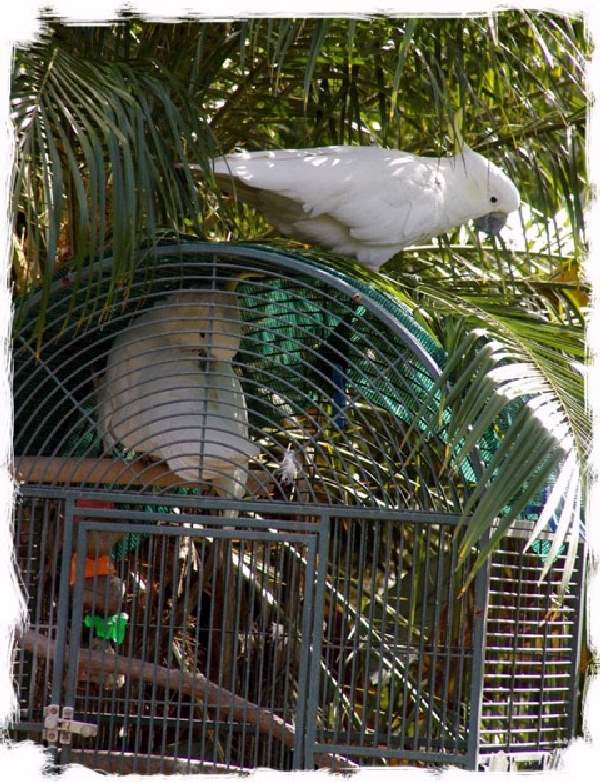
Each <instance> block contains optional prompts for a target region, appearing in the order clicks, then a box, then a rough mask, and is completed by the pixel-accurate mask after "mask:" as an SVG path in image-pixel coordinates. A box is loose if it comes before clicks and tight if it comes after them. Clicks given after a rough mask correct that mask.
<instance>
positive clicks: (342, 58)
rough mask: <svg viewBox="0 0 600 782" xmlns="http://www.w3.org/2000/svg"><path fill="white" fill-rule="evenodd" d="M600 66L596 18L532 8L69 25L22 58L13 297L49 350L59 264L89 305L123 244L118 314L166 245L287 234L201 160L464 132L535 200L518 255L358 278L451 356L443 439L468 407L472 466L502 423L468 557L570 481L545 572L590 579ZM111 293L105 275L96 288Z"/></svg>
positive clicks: (559, 500) (463, 257)
mask: <svg viewBox="0 0 600 782" xmlns="http://www.w3.org/2000/svg"><path fill="white" fill-rule="evenodd" d="M588 51H589V42H588V41H587V39H586V37H585V34H584V30H583V23H582V20H580V19H575V18H570V17H567V16H559V15H557V14H549V13H536V14H532V13H528V12H525V11H510V12H505V13H502V14H491V15H489V16H487V17H481V18H474V19H441V18H440V19H416V18H415V19H385V18H377V19H373V20H370V21H357V20H348V19H319V20H317V19H278V20H273V19H260V20H258V19H257V20H251V21H239V22H234V23H233V22H232V23H196V22H189V23H188V22H186V23H181V24H176V25H173V24H169V25H160V24H154V23H145V22H140V21H138V20H135V19H133V18H130V19H126V20H125V21H124V22H123V23H122V24H120V25H114V26H112V27H104V28H89V29H84V30H82V28H75V29H70V28H68V27H65V26H63V25H60V24H58V23H52V24H50V25H49V26H48V28H47V30H46V32H45V34H44V36H43V37H42V39H41V40H40V42H39V43H37V44H35V45H34V46H31V47H30V48H28V49H23V50H19V51H17V53H16V58H15V68H14V78H13V90H12V94H13V106H14V120H15V128H16V133H17V140H18V157H17V167H16V178H15V185H14V201H13V203H14V231H15V242H14V263H13V276H14V285H15V290H16V292H17V293H18V294H25V293H26V292H28V291H29V290H31V289H32V288H37V287H39V288H41V289H42V291H43V292H44V297H45V299H43V303H42V306H41V308H40V310H39V318H38V323H37V337H38V339H41V337H42V334H43V328H44V311H45V304H47V297H48V291H49V285H50V282H51V280H52V278H53V275H54V274H55V273H56V272H57V271H58V270H60V269H62V270H65V272H68V273H69V274H70V275H71V276H72V278H73V282H74V285H73V289H74V291H77V289H78V288H79V287H80V285H82V284H83V283H81V281H80V274H81V271H82V270H83V269H84V267H86V266H87V265H89V264H91V263H93V262H94V261H95V260H97V259H99V258H102V257H103V256H104V255H105V253H106V252H107V251H108V249H109V248H110V251H111V254H112V255H113V257H114V258H115V263H114V264H113V268H112V276H111V287H110V291H109V294H108V295H109V299H110V296H111V295H112V294H113V293H114V291H116V290H117V288H118V287H119V286H123V285H127V282H128V281H129V280H130V279H131V275H132V270H133V266H134V262H135V258H136V249H137V248H138V247H139V246H140V245H148V244H152V243H156V242H158V241H159V240H160V238H161V237H162V236H164V235H173V233H175V234H181V233H195V234H196V235H199V236H200V237H202V238H205V239H209V240H214V239H223V238H230V239H244V240H248V239H251V240H261V241H270V240H272V239H274V236H273V231H272V229H270V227H269V226H268V225H267V224H266V223H265V222H264V220H263V219H262V218H261V217H260V216H259V215H256V214H254V213H253V212H252V211H251V210H249V209H248V208H246V207H241V206H237V205H235V204H234V205H233V206H232V205H230V204H228V203H226V202H224V200H223V198H222V197H221V195H220V194H219V192H218V191H217V190H216V188H215V187H214V186H213V183H212V180H211V176H210V172H209V170H208V167H206V165H205V175H204V177H203V178H202V180H201V181H197V180H194V178H193V174H192V171H191V169H190V168H189V163H190V162H193V163H201V164H206V163H207V161H208V160H209V158H210V156H211V155H213V154H215V153H222V152H227V151H231V150H233V149H235V148H236V147H239V146H241V147H244V148H246V149H262V148H268V147H302V146H314V145H325V144H342V143H344V144H369V143H372V142H377V143H379V144H382V145H389V146H396V147H399V148H401V149H405V150H407V151H414V152H417V153H418V154H433V155H435V154H438V153H446V152H448V151H452V150H451V146H452V144H453V141H452V140H451V139H450V138H449V135H448V127H449V126H454V127H455V128H457V129H458V131H459V133H460V135H462V137H463V138H464V140H465V141H466V142H467V143H468V144H469V145H470V146H471V147H473V148H475V149H477V150H479V151H482V152H483V153H484V154H485V155H486V156H487V157H489V158H490V159H492V160H493V161H494V162H496V163H497V164H499V165H500V166H501V167H503V168H504V169H505V170H506V171H507V173H509V174H510V176H511V178H512V179H513V180H514V181H516V182H517V183H518V185H519V190H520V192H521V196H522V199H523V207H522V209H521V213H520V217H519V222H518V223H517V224H515V225H514V226H513V229H512V233H511V240H512V241H510V242H509V243H506V244H505V243H504V242H502V241H501V242H499V244H483V245H482V244H480V243H479V241H478V240H477V237H475V236H474V235H473V234H471V233H470V232H469V230H468V229H467V228H462V229H460V230H457V231H455V232H454V233H453V234H452V235H450V236H447V237H442V238H440V239H439V241H437V242H435V243H434V244H432V245H430V246H427V247H422V248H415V249H414V250H412V249H411V251H405V252H403V253H400V254H399V255H398V256H396V257H395V258H394V259H392V260H391V261H390V262H389V263H388V264H387V265H386V267H385V268H384V270H383V272H384V275H378V274H374V273H373V274H369V273H367V272H365V271H359V272H358V273H360V274H362V275H363V276H364V278H365V279H366V280H368V281H369V283H370V284H372V285H374V286H379V287H382V288H384V289H385V290H386V291H388V292H392V294H393V295H395V296H401V297H402V300H403V301H404V302H408V303H409V304H410V306H411V307H412V309H413V311H414V313H415V315H416V316H417V317H418V318H419V320H420V322H421V323H422V324H423V326H424V327H425V328H426V329H427V330H428V331H429V332H430V333H431V335H432V336H434V337H435V338H436V339H437V340H438V341H439V343H440V344H441V345H442V347H443V348H444V350H445V352H446V354H447V363H446V366H445V371H444V374H443V376H442V379H441V381H440V383H439V385H438V387H437V388H436V389H434V391H433V392H432V394H436V396H435V400H436V406H437V413H436V414H431V419H430V426H431V427H432V428H435V427H436V426H438V424H437V423H436V420H437V419H439V418H440V416H439V409H440V406H444V407H446V408H448V409H450V410H451V411H452V412H453V418H452V420H453V422H454V423H453V424H452V426H451V427H450V429H449V430H448V432H447V435H446V436H447V438H448V450H449V452H453V453H454V454H456V453H457V452H458V453H459V455H460V454H466V453H468V452H469V450H470V449H471V448H472V447H474V446H476V445H477V443H478V442H479V440H480V438H481V437H482V435H483V434H484V433H485V432H486V431H488V430H489V429H490V427H496V428H498V427H500V429H499V432H500V446H499V448H498V450H497V452H496V453H495V455H494V457H493V459H492V460H491V461H490V462H489V464H488V467H487V469H486V471H485V472H484V474H483V476H482V477H481V480H480V482H479V485H478V487H477V489H476V491H475V492H474V493H473V495H472V497H471V499H470V501H469V504H468V506H467V507H466V509H465V513H466V514H470V515H471V517H472V518H471V520H470V524H469V528H468V532H467V534H466V537H465V541H464V544H463V550H462V553H463V556H466V554H467V552H468V550H469V548H470V546H471V545H472V544H473V543H474V542H475V541H476V540H478V539H479V538H480V537H481V536H482V535H483V534H484V532H485V531H486V530H488V529H490V526H491V524H492V520H493V519H495V518H500V525H499V527H497V529H496V530H495V532H494V534H493V536H492V537H491V539H490V541H489V543H488V544H487V545H486V546H484V547H483V548H482V550H481V556H480V561H482V559H483V558H484V557H485V556H486V555H487V553H488V551H489V549H490V547H493V546H494V545H496V543H497V541H498V540H499V538H500V536H501V535H502V534H503V533H504V531H505V530H506V528H507V527H508V526H509V525H510V523H511V522H512V521H513V519H514V518H515V516H516V515H518V514H519V513H520V512H521V511H523V509H524V508H525V507H526V506H527V504H528V503H529V502H530V501H531V500H532V498H533V497H535V496H536V495H538V494H539V492H540V491H541V489H542V488H543V487H544V486H545V485H547V484H548V482H549V481H552V482H553V485H554V486H555V491H553V492H552V493H551V494H550V497H549V499H548V501H547V503H546V509H545V511H544V512H543V513H542V514H541V516H540V519H539V523H538V524H537V525H536V529H535V531H534V533H535V534H538V533H539V532H540V531H541V529H542V528H543V527H544V526H545V524H546V523H547V521H548V519H549V517H550V516H551V515H556V516H557V518H558V526H557V534H556V536H555V542H554V544H553V547H552V551H551V556H550V558H549V560H548V563H547V566H548V567H549V566H550V564H551V561H552V559H553V558H554V556H555V555H556V554H557V552H558V551H559V547H560V546H561V544H562V543H563V542H564V541H565V539H568V540H569V553H568V557H567V558H568V560H569V561H570V562H571V563H572V561H573V560H574V557H575V551H576V546H577V541H578V537H579V521H580V515H581V502H582V494H583V493H584V492H585V486H586V470H587V453H588V450H589V439H590V423H589V418H588V415H587V411H586V409H585V405H584V394H583V383H584V360H585V349H584V325H585V315H586V312H587V301H588V299H587V296H588V292H587V288H586V285H585V284H584V282H583V281H582V279H581V275H580V272H579V270H580V268H581V263H582V257H583V254H584V252H585V226H584V221H583V214H582V213H583V205H584V204H585V201H586V197H587V189H586V179H585V165H584V149H585V135H584V132H585V115H586V106H587V95H586V91H585V86H584V66H585V59H586V56H587V53H588ZM323 257H324V258H325V257H326V256H325V254H323ZM332 262H339V261H337V260H335V261H332ZM352 268H354V269H355V265H354V266H353V267H352ZM94 284H95V283H94V278H93V275H92V276H90V277H88V278H87V282H86V283H85V285H87V286H89V289H90V290H91V288H92V286H93V285H94ZM18 316H19V313H18V312H17V321H16V324H17V327H18V326H19V322H20V321H19V317H18ZM448 384H449V385H448ZM448 388H450V389H452V390H451V391H450V392H447V389H448ZM473 388H476V389H477V393H474V392H473V390H472V389H473ZM432 398H433V397H432ZM430 401H431V400H430ZM517 457H518V458H517ZM567 570H568V569H567ZM567 577H568V573H567V574H566V577H565V583H564V585H566V578H567ZM564 585H563V586H564Z"/></svg>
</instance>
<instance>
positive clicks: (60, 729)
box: [42, 703, 98, 745]
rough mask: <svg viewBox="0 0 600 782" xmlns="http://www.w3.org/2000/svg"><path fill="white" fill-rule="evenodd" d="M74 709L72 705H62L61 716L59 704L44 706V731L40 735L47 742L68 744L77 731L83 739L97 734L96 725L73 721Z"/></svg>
mask: <svg viewBox="0 0 600 782" xmlns="http://www.w3.org/2000/svg"><path fill="white" fill-rule="evenodd" d="M74 716H75V710H74V709H73V707H72V706H64V707H63V710H62V717H61V716H60V706H59V705H58V704H56V703H51V704H50V705H49V706H46V707H45V708H44V732H43V734H42V737H43V739H44V740H45V741H47V742H48V744H51V745H56V744H70V743H71V736H72V735H73V733H77V734H78V735H79V736H83V738H85V739H89V738H93V737H94V736H97V735H98V726H97V725H92V724H91V723H89V722H75V720H74V719H73V717H74Z"/></svg>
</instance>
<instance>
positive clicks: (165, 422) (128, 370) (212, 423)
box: [98, 290, 258, 498]
mask: <svg viewBox="0 0 600 782" xmlns="http://www.w3.org/2000/svg"><path fill="white" fill-rule="evenodd" d="M241 328H242V324H241V321H240V312H239V306H238V300H237V297H236V295H235V294H234V293H233V292H230V291H220V290H195V291H180V292H178V293H174V294H172V295H171V296H169V298H168V299H166V300H164V301H161V302H159V303H157V304H155V305H154V306H153V307H152V308H151V309H149V310H147V311H146V312H144V314H143V315H140V317H138V318H136V319H135V320H134V321H133V323H132V324H131V325H130V326H129V327H128V328H127V329H125V331H124V332H123V333H122V334H120V335H119V336H118V337H117V339H116V340H115V342H114V344H113V346H112V348H111V350H110V353H109V357H108V364H107V369H106V374H105V375H104V379H103V382H102V383H101V387H100V390H99V415H98V418H99V430H100V434H101V436H102V437H103V440H104V445H105V449H106V450H107V451H111V450H112V448H113V447H114V445H115V444H116V443H121V445H123V446H124V447H125V448H128V449H131V450H133V451H136V452H138V453H143V454H145V455H149V456H152V457H154V458H156V459H160V460H164V461H166V462H167V464H168V466H169V469H170V470H171V471H172V472H174V473H176V474H177V475H178V476H179V477H180V478H182V479H183V480H184V481H186V482H201V483H204V482H206V481H209V482H210V483H211V484H212V485H213V486H214V487H215V489H216V490H217V491H218V493H219V494H221V495H223V496H227V497H233V498H240V497H242V496H243V494H244V488H245V484H246V479H247V468H248V461H249V459H251V458H252V457H254V456H255V455H256V454H257V452H258V448H257V447H256V446H255V445H254V444H253V443H252V442H251V441H250V439H249V436H248V413H247V408H246V401H245V398H244V393H243V391H242V387H241V385H240V381H239V379H238V377H237V375H236V373H235V370H234V368H233V364H232V360H233V358H234V356H235V354H236V353H237V351H238V350H239V346H240V338H241Z"/></svg>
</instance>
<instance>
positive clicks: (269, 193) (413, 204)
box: [213, 146, 519, 269]
mask: <svg viewBox="0 0 600 782" xmlns="http://www.w3.org/2000/svg"><path fill="white" fill-rule="evenodd" d="M213 170H214V174H215V178H216V180H217V182H218V183H219V186H220V187H221V188H222V189H223V190H224V191H226V192H232V191H233V190H235V192H236V193H237V194H238V195H239V197H240V198H241V199H242V200H243V201H246V202H247V203H249V204H250V205H251V206H253V207H255V208H256V209H257V210H258V211H260V212H262V213H263V214H264V216H265V217H266V218H267V220H268V221H269V222H270V223H272V225H273V226H275V228H277V229H278V230H279V231H280V232H281V233H282V234H284V235H286V236H291V237H296V238H298V239H300V240H302V241H308V242H312V243H316V244H319V245H321V246H322V247H325V248H327V249H331V250H334V251H335V252H337V253H341V254H343V255H351V256H354V257H355V258H357V259H358V260H359V261H360V262H361V263H363V264H364V265H365V266H368V267H370V268H372V269H378V268H379V267H380V266H381V265H382V264H383V263H385V262H386V261H387V260H388V259H389V258H391V257H392V256H393V255H395V254H396V253H397V252H399V251H400V250H403V249H405V248H406V247H410V246H413V245H416V244H422V243H423V242H428V241H429V240H430V239H432V238H433V237H435V236H438V235H439V234H443V233H446V232H447V231H449V230H451V229H453V228H456V227H458V226H460V225H462V224H464V223H466V222H467V221H468V220H475V228H476V229H477V230H479V231H485V232H487V233H492V234H497V233H498V232H499V231H500V229H501V228H502V227H503V225H504V224H505V222H506V217H507V215H508V214H510V213H511V212H513V211H515V210H516V209H518V207H519V193H518V191H517V188H516V187H515V186H514V184H513V183H512V182H511V181H510V179H509V178H508V177H507V176H506V174H505V173H504V172H503V171H501V170H500V169H499V168H498V167H497V166H496V165H494V163H492V162H491V161H489V160H487V159H486V158H485V157H483V156H482V155H480V154H479V153H477V152H475V151H474V150H472V149H470V148H469V147H467V146H464V147H463V149H462V151H461V153H460V154H458V155H456V156H455V157H447V158H429V157H418V156H417V155H412V154H409V153H407V152H400V151H398V150H394V149H382V148H380V147H348V146H338V147H321V148H315V149H283V150H273V151H265V152H242V153H236V154H231V155H226V156H224V157H221V158H217V159H216V160H214V161H213Z"/></svg>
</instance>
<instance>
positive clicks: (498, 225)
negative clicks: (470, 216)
mask: <svg viewBox="0 0 600 782" xmlns="http://www.w3.org/2000/svg"><path fill="white" fill-rule="evenodd" d="M507 217H508V215H507V214H506V212H488V214H486V215H483V217H478V218H477V219H476V220H473V225H474V226H475V230H476V231H483V232H484V233H486V234H488V235H489V236H498V234H499V233H500V231H501V230H502V229H503V228H504V226H505V225H506V218H507Z"/></svg>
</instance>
